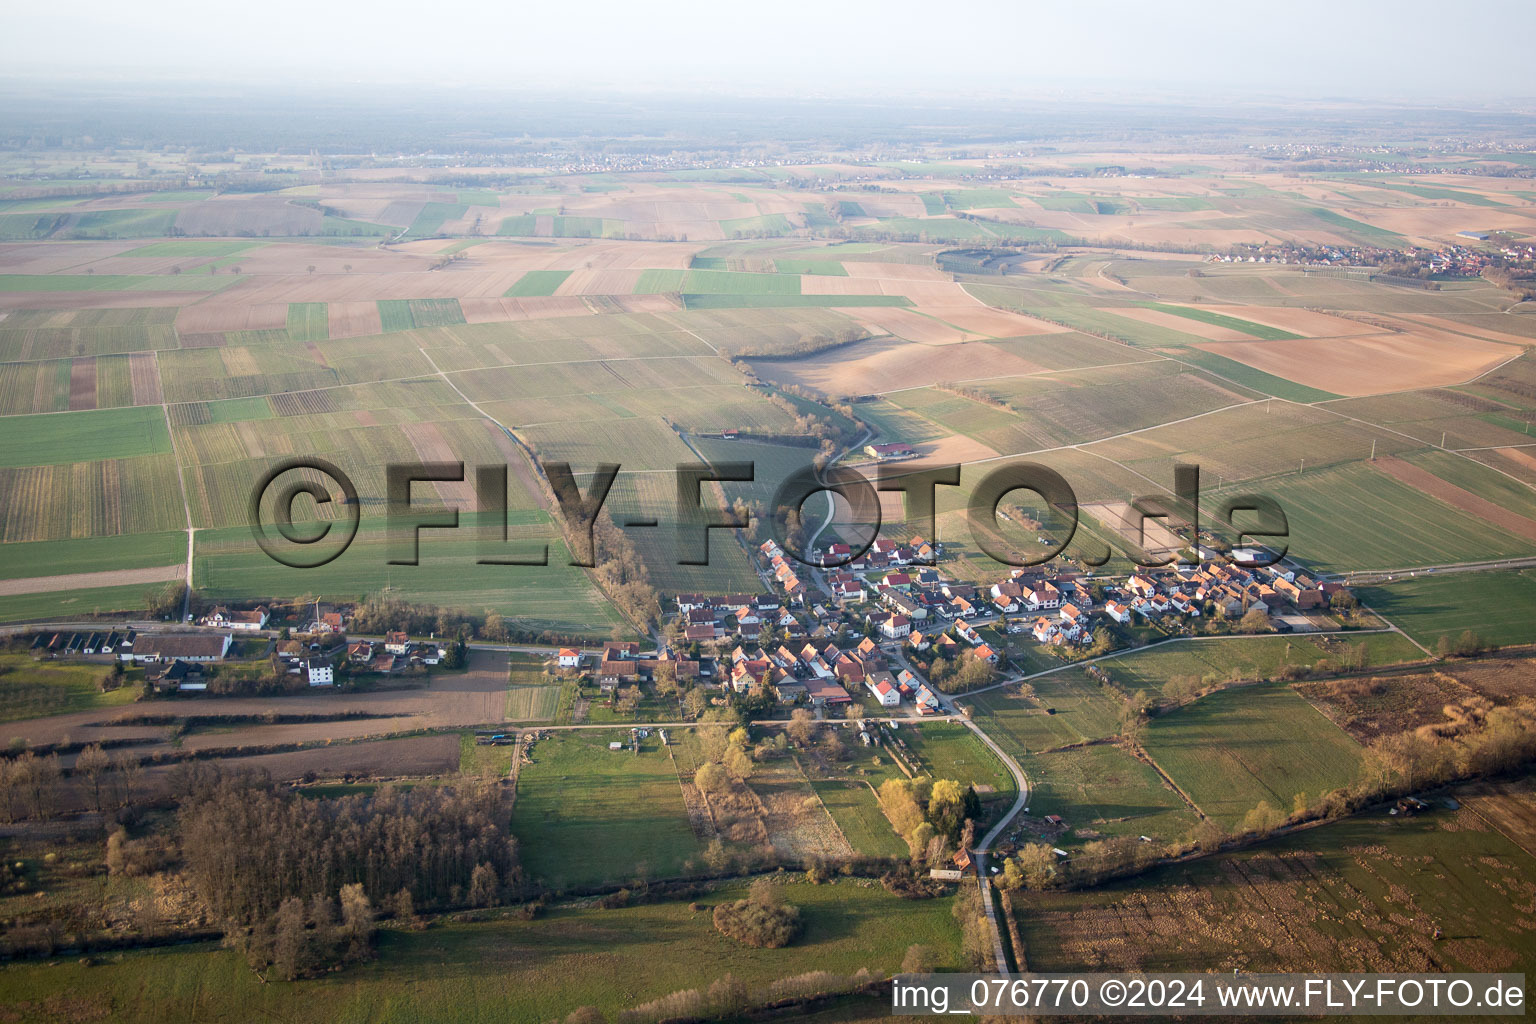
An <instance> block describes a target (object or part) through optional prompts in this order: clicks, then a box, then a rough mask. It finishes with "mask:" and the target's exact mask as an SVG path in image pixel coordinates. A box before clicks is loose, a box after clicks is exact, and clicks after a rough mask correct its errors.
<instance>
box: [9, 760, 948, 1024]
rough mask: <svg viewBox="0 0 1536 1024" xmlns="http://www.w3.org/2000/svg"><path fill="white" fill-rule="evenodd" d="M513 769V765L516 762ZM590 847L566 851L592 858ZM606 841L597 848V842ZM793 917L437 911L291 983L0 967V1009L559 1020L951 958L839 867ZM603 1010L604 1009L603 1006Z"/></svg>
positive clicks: (232, 959)
mask: <svg viewBox="0 0 1536 1024" xmlns="http://www.w3.org/2000/svg"><path fill="white" fill-rule="evenodd" d="M527 771H529V769H525V774H526V773H527ZM603 845H605V844H603V843H601V842H600V843H598V844H597V847H596V848H595V849H590V850H582V851H580V853H579V854H577V855H578V856H582V857H586V856H591V855H596V856H599V857H601V856H603V851H602V846H603ZM606 845H611V844H606ZM782 892H783V895H784V899H785V901H786V902H789V903H792V904H794V905H795V906H798V907H799V908H800V910H801V914H802V917H803V920H804V929H803V931H802V933H801V935H800V937H799V938H797V939H796V940H795V941H794V942H793V943H791V944H790V945H789V946H787V947H784V948H782V949H753V948H750V947H747V946H743V945H741V944H739V943H736V942H734V941H732V940H730V939H727V938H726V937H725V936H723V935H721V934H720V933H719V932H718V931H716V930H715V927H714V924H713V922H712V920H711V915H710V912H709V908H711V907H713V905H714V904H716V903H719V902H722V901H725V900H732V899H738V898H740V897H742V896H744V895H745V889H744V886H743V885H742V884H738V885H736V886H734V887H727V888H724V889H721V890H719V891H716V892H714V893H711V894H709V895H708V896H705V897H704V898H702V899H701V900H700V901H699V902H700V903H701V904H702V907H703V909H700V910H697V911H695V910H691V909H690V908H689V903H688V902H686V901H683V902H665V903H648V904H644V905H640V906H630V907H621V908H618V909H613V910H602V909H598V908H595V907H582V908H574V907H568V908H557V909H554V910H551V911H549V912H547V913H545V914H543V915H542V916H540V917H539V918H537V919H536V920H532V921H521V920H516V919H515V918H513V917H512V916H510V915H508V916H502V917H497V918H494V919H492V920H486V921H481V922H475V923H443V924H436V925H434V926H433V927H431V928H429V929H427V930H426V931H421V932H411V931H402V930H398V929H386V930H384V931H383V932H381V933H380V935H379V939H378V943H377V948H378V957H377V959H375V960H373V961H371V962H369V963H367V964H364V965H362V966H359V967H356V968H353V969H349V970H345V971H342V972H339V973H336V974H331V975H326V976H324V977H322V978H320V979H318V980H314V981H305V982H297V983H276V982H274V983H271V984H262V983H261V982H260V981H259V980H258V979H257V978H256V976H255V975H254V974H253V973H252V972H251V970H250V969H249V968H248V967H246V966H245V964H244V963H243V962H242V960H241V958H240V956H239V955H238V954H237V953H235V952H233V951H228V950H221V949H218V948H217V947H216V946H214V945H212V944H199V945H193V946H174V947H167V948H164V949H160V950H144V951H137V952H131V953H123V954H112V955H109V956H107V957H100V958H96V960H95V961H94V964H95V965H94V966H86V965H85V963H84V962H81V961H78V960H77V959H74V958H70V959H65V960H60V961H49V962H46V963H27V964H11V965H8V966H6V967H4V968H3V973H0V978H3V979H4V986H5V989H6V993H7V1003H8V1004H9V1012H10V1014H11V1015H12V1017H13V1019H16V1020H20V1021H31V1020H40V1019H56V1015H55V1013H54V1011H53V1010H51V1009H50V1007H52V1006H54V1005H56V1003H57V1000H58V996H57V993H58V992H60V991H67V992H69V993H70V995H69V1005H70V1007H71V1009H70V1011H69V1012H70V1014H71V1016H73V1017H75V1018H76V1019H80V1018H84V1019H97V1018H100V1019H106V1018H110V1019H112V1020H117V1021H125V1022H135V1021H142V1022H145V1024H158V1022H160V1021H164V1020H168V1019H169V1020H191V1019H193V1018H209V1019H237V1018H238V1019H255V1018H260V1019H279V1020H292V1019H299V1018H304V1019H325V1020H356V1021H368V1020H396V1021H405V1020H408V1021H413V1022H420V1024H429V1022H443V1024H481V1022H484V1024H493V1022H494V1024H503V1022H505V1021H508V1020H516V1021H546V1020H560V1019H563V1018H564V1017H565V1016H566V1015H567V1014H568V1013H570V1012H571V1011H572V1010H574V1009H576V1008H577V1007H580V1006H585V1005H590V1006H596V1007H598V1008H599V1009H600V1010H602V1011H603V1012H604V1013H606V1014H609V1015H612V1014H615V1013H617V1012H618V1011H619V1010H621V1009H624V1008H627V1007H630V1006H634V1005H636V1004H639V1003H643V1002H646V1001H648V1000H651V999H655V998H658V997H660V996H662V995H665V994H667V993H669V992H674V991H677V990H679V989H687V988H707V987H708V986H709V985H710V983H712V982H713V981H715V980H716V979H718V978H719V977H721V976H722V975H724V974H726V973H730V974H732V975H734V976H735V977H737V978H739V979H741V980H742V981H743V982H745V983H746V984H747V985H748V986H749V987H758V986H764V985H767V984H768V983H770V982H772V981H775V980H777V979H779V978H784V977H791V976H794V975H798V974H804V973H806V972H809V971H818V970H821V971H833V972H838V973H844V974H847V973H852V972H854V971H857V970H858V969H859V968H861V967H867V968H870V969H872V970H874V971H877V972H879V973H882V974H889V973H895V972H896V971H898V970H899V969H900V967H901V960H902V957H903V955H904V954H905V952H906V949H907V946H908V945H910V944H912V943H920V944H922V945H925V946H930V947H932V948H933V949H934V950H935V951H936V953H937V955H938V959H939V962H940V964H941V966H942V967H944V968H948V969H953V970H958V969H960V968H961V966H962V961H961V953H960V935H959V928H958V926H957V925H956V924H955V922H954V920H953V918H952V917H951V915H950V904H951V900H950V899H948V898H939V899H930V900H903V899H901V898H899V897H897V896H893V895H891V894H890V893H887V892H886V891H885V890H883V889H882V888H880V887H879V886H878V885H873V884H867V883H860V882H856V881H852V880H848V879H839V880H838V881H836V882H834V883H831V884H827V885H821V886H813V885H808V884H804V883H799V884H789V885H786V886H785V887H784V888H783V890H782ZM610 1019H611V1017H610Z"/></svg>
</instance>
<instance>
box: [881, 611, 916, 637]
mask: <svg viewBox="0 0 1536 1024" xmlns="http://www.w3.org/2000/svg"><path fill="white" fill-rule="evenodd" d="M880 632H882V633H884V634H885V635H886V636H888V637H890V638H891V639H892V640H899V639H900V638H902V637H904V636H906V635H907V634H908V633H910V632H912V620H911V619H908V618H907V617H906V616H905V615H892V616H891V617H890V618H888V619H886V620H885V621H884V622H882V623H880Z"/></svg>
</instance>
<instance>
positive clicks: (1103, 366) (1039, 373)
mask: <svg viewBox="0 0 1536 1024" xmlns="http://www.w3.org/2000/svg"><path fill="white" fill-rule="evenodd" d="M993 340H994V341H995V340H998V339H993ZM912 344H915V345H920V344H922V342H913V343H912ZM925 347H928V348H945V347H947V346H944V345H929V346H925ZM1167 361H1168V359H1167V357H1166V356H1157V357H1155V358H1152V359H1131V360H1128V361H1126V362H1123V363H1099V364H1098V365H1096V366H1069V367H1067V368H1066V369H1062V370H1032V371H1031V372H1029V373H999V374H997V375H995V376H992V377H962V378H960V379H959V380H956V381H954V382H953V383H955V384H980V383H982V382H984V381H989V380H1014V379H1015V378H1018V377H1049V376H1050V375H1051V374H1053V373H1082V372H1085V371H1087V370H1107V369H1109V368H1110V367H1113V366H1141V365H1142V364H1144V363H1165V362H1167ZM931 387H933V385H932V384H919V385H917V386H916V387H910V388H893V389H891V390H890V391H880V392H877V393H878V394H879V395H881V396H882V397H883V396H885V395H899V394H901V393H902V392H903V391H923V390H925V389H927V388H931ZM1248 390H1250V391H1251V390H1253V389H1252V388H1249V389H1248ZM924 418H925V419H926V418H927V417H924ZM1103 440H1108V439H1107V438H1104V439H1103ZM1084 443H1085V444H1087V443H1090V442H1084ZM1004 457H1005V458H1006V456H1004Z"/></svg>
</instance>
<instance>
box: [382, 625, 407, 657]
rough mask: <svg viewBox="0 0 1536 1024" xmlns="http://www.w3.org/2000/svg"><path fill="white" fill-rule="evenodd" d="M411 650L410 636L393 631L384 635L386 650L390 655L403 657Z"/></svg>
mask: <svg viewBox="0 0 1536 1024" xmlns="http://www.w3.org/2000/svg"><path fill="white" fill-rule="evenodd" d="M410 649H411V638H410V636H409V635H408V634H406V633H402V632H400V631H398V630H391V631H390V632H388V633H385V634H384V650H385V651H387V652H388V653H390V654H395V655H403V654H405V653H406V652H407V651H409V650H410Z"/></svg>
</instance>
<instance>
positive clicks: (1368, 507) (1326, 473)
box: [1263, 462, 1531, 572]
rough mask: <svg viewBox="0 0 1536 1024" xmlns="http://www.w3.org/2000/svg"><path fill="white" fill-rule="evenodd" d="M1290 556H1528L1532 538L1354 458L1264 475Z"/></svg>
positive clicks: (1362, 564)
mask: <svg viewBox="0 0 1536 1024" xmlns="http://www.w3.org/2000/svg"><path fill="white" fill-rule="evenodd" d="M1263 491H1264V493H1266V494H1268V495H1269V496H1270V497H1272V498H1273V499H1274V500H1275V501H1277V502H1279V503H1280V507H1281V508H1283V509H1285V514H1286V517H1287V518H1288V519H1289V521H1290V552H1291V556H1292V557H1293V558H1296V559H1297V560H1298V561H1300V562H1302V563H1303V564H1306V565H1312V566H1316V567H1317V568H1319V569H1323V570H1327V571H1333V572H1341V571H1346V570H1349V569H1396V568H1400V567H1404V566H1417V565H1444V564H1446V563H1449V562H1465V561H1483V560H1487V559H1494V558H1508V557H1519V556H1523V555H1529V554H1530V553H1531V542H1530V541H1528V540H1525V539H1524V538H1521V537H1517V536H1515V535H1513V534H1511V533H1508V532H1506V531H1504V530H1502V529H1500V528H1499V527H1497V526H1495V525H1493V524H1492V523H1490V522H1488V521H1487V520H1484V519H1481V518H1479V517H1477V516H1474V515H1472V514H1471V513H1469V512H1463V511H1461V510H1460V509H1458V508H1455V507H1453V506H1451V505H1448V504H1445V503H1444V502H1441V501H1438V500H1436V499H1435V498H1432V497H1430V496H1428V495H1427V494H1424V493H1423V492H1421V491H1419V490H1418V489H1416V488H1413V487H1410V486H1408V485H1407V484H1405V483H1402V482H1401V481H1399V480H1397V479H1395V478H1393V477H1391V476H1389V475H1388V474H1386V473H1385V472H1379V471H1378V470H1377V469H1376V468H1375V467H1373V466H1372V465H1370V463H1368V462H1366V463H1355V464H1353V465H1344V466H1338V467H1334V468H1331V469H1325V470H1321V471H1318V472H1313V471H1311V470H1308V471H1307V472H1305V473H1302V474H1292V475H1289V476H1286V477H1282V478H1277V479H1271V480H1267V481H1265V482H1264V484H1263Z"/></svg>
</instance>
